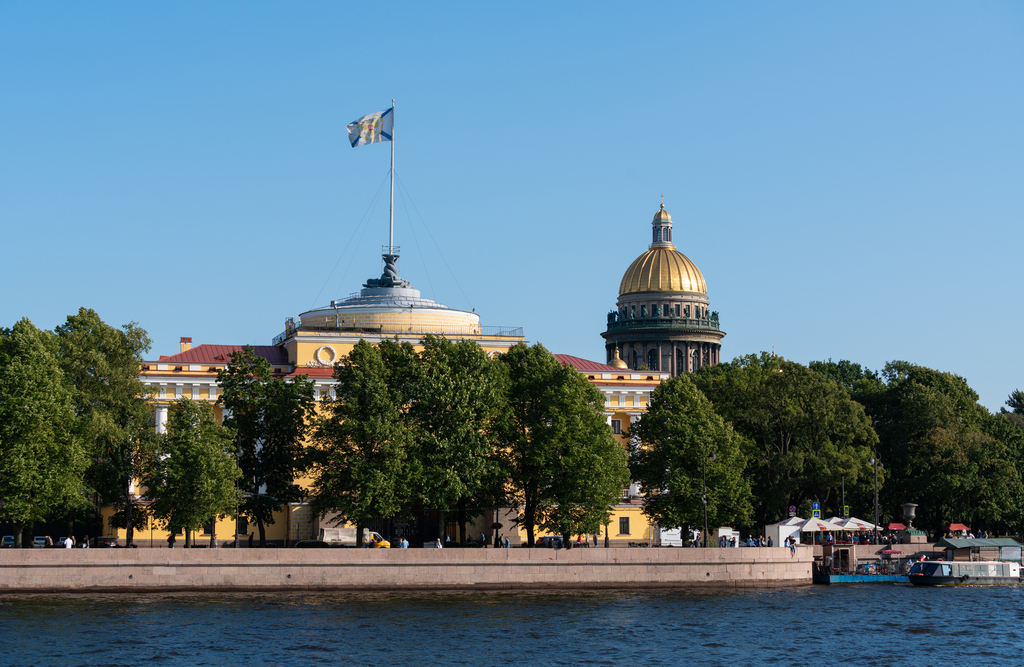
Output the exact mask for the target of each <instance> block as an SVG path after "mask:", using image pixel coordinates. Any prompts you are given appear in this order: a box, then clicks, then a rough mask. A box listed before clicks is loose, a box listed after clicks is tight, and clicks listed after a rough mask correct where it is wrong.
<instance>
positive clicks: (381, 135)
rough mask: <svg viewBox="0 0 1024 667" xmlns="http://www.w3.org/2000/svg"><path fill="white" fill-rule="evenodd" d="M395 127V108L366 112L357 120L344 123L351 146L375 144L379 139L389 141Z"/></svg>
mask: <svg viewBox="0 0 1024 667" xmlns="http://www.w3.org/2000/svg"><path fill="white" fill-rule="evenodd" d="M394 127H395V108H394V107H391V108H390V109H388V110H387V111H378V112H376V113H371V114H366V115H365V116H363V117H362V118H360V119H359V120H355V121H352V122H351V123H350V124H349V125H346V129H347V130H348V140H349V141H351V142H352V148H355V147H356V146H365V145H366V144H376V143H379V142H381V141H391V133H392V132H393V131H394Z"/></svg>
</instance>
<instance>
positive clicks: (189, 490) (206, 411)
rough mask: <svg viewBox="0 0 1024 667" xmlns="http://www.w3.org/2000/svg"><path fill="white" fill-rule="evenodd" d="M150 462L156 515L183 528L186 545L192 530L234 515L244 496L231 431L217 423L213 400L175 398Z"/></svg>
mask: <svg viewBox="0 0 1024 667" xmlns="http://www.w3.org/2000/svg"><path fill="white" fill-rule="evenodd" d="M146 468H147V469H146V472H145V473H144V475H143V477H142V484H143V486H144V487H145V488H146V497H147V498H149V499H151V500H152V501H153V503H152V508H151V509H152V512H153V515H154V517H155V518H156V520H157V522H158V523H160V524H162V525H163V526H165V527H166V528H168V529H169V530H171V531H176V530H178V529H184V530H185V546H186V547H189V546H191V545H190V533H191V531H193V530H198V529H199V528H201V527H202V525H203V524H204V523H206V522H207V521H210V519H211V518H213V519H214V521H216V519H217V518H223V517H225V516H231V515H233V514H234V512H235V508H236V507H237V506H238V503H239V502H240V501H241V493H240V492H239V490H238V489H237V488H236V482H237V480H238V479H239V477H240V476H241V474H242V473H241V470H239V468H238V464H237V463H236V462H235V456H234V452H233V447H232V432H231V429H229V428H227V427H225V426H222V425H220V424H218V423H217V420H216V417H215V416H214V414H213V407H212V406H211V405H210V404H209V403H199V402H196V401H192V400H190V399H187V398H182V399H179V400H178V401H176V402H175V404H174V406H173V408H172V410H171V414H170V418H169V419H168V421H167V433H166V434H165V436H164V437H163V438H161V441H160V442H159V444H158V446H157V448H156V449H155V450H154V451H153V452H152V453H151V456H150V457H149V458H148V460H147V466H146Z"/></svg>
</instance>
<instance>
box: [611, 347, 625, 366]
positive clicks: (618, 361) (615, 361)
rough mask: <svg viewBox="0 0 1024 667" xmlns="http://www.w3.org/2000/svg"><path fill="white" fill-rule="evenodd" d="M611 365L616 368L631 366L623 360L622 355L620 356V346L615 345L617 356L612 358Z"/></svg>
mask: <svg viewBox="0 0 1024 667" xmlns="http://www.w3.org/2000/svg"><path fill="white" fill-rule="evenodd" d="M610 365H611V366H614V367H615V368H629V366H627V365H626V362H625V361H623V360H622V357H620V356H619V348H618V346H616V347H615V358H614V359H612V363H611V364H610Z"/></svg>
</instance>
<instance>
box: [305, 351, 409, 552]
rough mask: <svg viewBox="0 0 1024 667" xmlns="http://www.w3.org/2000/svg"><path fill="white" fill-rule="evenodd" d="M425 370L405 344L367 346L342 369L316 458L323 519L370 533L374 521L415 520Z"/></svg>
mask: <svg viewBox="0 0 1024 667" xmlns="http://www.w3.org/2000/svg"><path fill="white" fill-rule="evenodd" d="M417 368H418V361H417V356H416V352H415V351H414V350H413V348H412V346H411V345H409V344H408V343H398V342H397V341H383V342H381V343H380V345H378V346H373V345H371V344H370V343H367V342H366V341H365V340H360V341H359V342H358V343H356V345H355V347H353V348H352V351H351V352H349V354H347V355H346V356H344V357H342V358H341V359H339V360H338V362H337V363H336V364H335V366H334V377H335V378H336V379H337V384H336V385H335V389H334V391H335V398H334V400H332V401H329V402H327V403H326V406H325V409H326V412H327V415H326V416H325V418H324V419H322V420H321V421H320V422H319V424H318V426H317V433H316V442H317V447H316V449H315V450H314V451H313V452H312V456H313V467H312V473H313V509H314V511H315V512H316V513H317V514H318V515H319V516H321V517H326V516H327V515H328V514H330V513H337V516H335V517H334V518H333V519H332V521H333V523H335V524H336V525H341V524H343V523H352V524H355V526H356V528H357V533H356V534H357V535H362V531H363V528H364V527H365V526H366V524H367V523H368V522H369V521H371V520H373V519H377V518H381V517H389V518H395V517H401V516H403V515H407V514H408V512H409V508H410V505H411V503H412V499H413V497H414V496H413V490H412V486H413V484H414V483H415V482H416V480H418V479H420V478H421V476H422V467H421V465H420V463H419V461H418V460H417V459H416V457H415V456H413V452H414V449H415V445H416V433H415V429H414V428H413V427H412V425H411V424H410V419H409V416H408V408H409V406H410V404H411V401H412V398H413V396H414V393H413V392H414V391H415V390H416V381H415V378H416V374H417Z"/></svg>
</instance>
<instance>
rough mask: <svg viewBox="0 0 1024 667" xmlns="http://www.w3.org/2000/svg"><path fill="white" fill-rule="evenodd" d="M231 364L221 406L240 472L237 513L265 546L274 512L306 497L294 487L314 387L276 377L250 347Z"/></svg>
mask: <svg viewBox="0 0 1024 667" xmlns="http://www.w3.org/2000/svg"><path fill="white" fill-rule="evenodd" d="M229 358H230V361H229V363H228V366H227V368H225V369H223V370H221V371H218V373H217V382H218V383H219V384H220V386H221V396H220V399H219V402H220V403H221V405H223V406H224V409H225V410H226V411H227V412H226V416H225V419H224V425H225V426H227V427H229V428H231V429H233V431H234V434H235V437H234V446H235V455H236V457H237V459H238V466H239V468H240V469H241V470H242V477H241V485H242V490H243V491H244V500H243V502H242V505H241V506H240V507H239V508H238V512H239V514H240V515H241V516H245V517H246V518H247V519H248V520H249V521H251V522H253V523H255V524H256V525H257V527H258V530H259V535H260V546H263V545H264V541H265V539H266V526H267V524H272V523H274V512H279V511H280V510H281V509H282V507H284V506H285V505H286V504H287V503H288V502H292V501H297V500H301V499H302V498H303V495H304V492H303V490H302V489H301V488H300V487H299V486H298V485H296V484H295V483H294V482H295V478H296V476H298V475H299V474H301V473H302V472H303V471H304V470H305V467H306V446H305V440H306V435H307V432H308V431H309V428H310V426H309V424H310V421H311V416H312V414H313V410H314V401H313V381H312V380H310V379H309V378H308V377H307V376H304V375H300V376H298V377H296V378H294V379H293V380H292V381H290V382H289V381H286V380H285V379H283V378H275V377H273V376H272V374H271V368H270V362H268V361H267V360H266V359H264V358H263V357H260V356H258V355H257V354H256V353H255V351H254V350H253V348H252V347H250V346H246V347H245V348H243V349H241V350H238V351H236V352H232V353H231V355H230V357H229Z"/></svg>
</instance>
